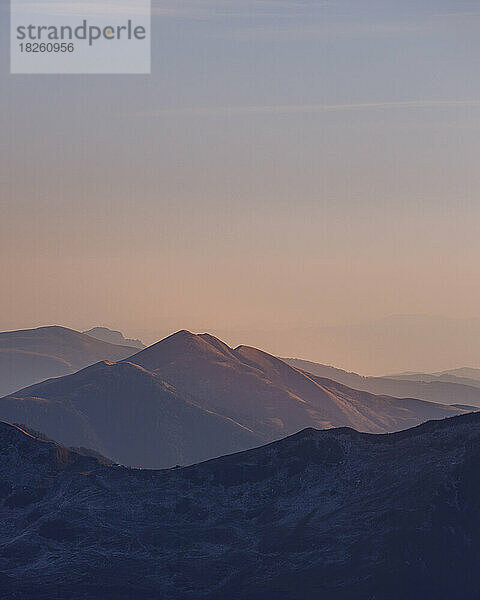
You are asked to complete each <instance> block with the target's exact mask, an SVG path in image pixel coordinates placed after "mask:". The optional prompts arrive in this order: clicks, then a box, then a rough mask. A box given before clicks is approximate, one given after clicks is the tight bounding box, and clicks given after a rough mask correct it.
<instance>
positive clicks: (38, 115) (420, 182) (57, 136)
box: [0, 0, 480, 372]
mask: <svg viewBox="0 0 480 600" xmlns="http://www.w3.org/2000/svg"><path fill="white" fill-rule="evenodd" d="M8 22H9V14H8V4H7V3H6V2H2V4H1V8H0V282H1V286H2V294H0V329H3V330H7V329H17V328H24V327H33V326H39V325H44V324H61V325H65V326H69V327H73V328H75V329H87V328H90V327H92V326H94V325H106V326H110V327H112V328H115V329H121V330H122V331H124V332H125V333H126V334H127V335H128V336H135V337H137V336H141V337H142V338H143V339H145V340H146V341H147V342H152V341H154V340H155V339H158V338H159V337H161V336H163V335H166V334H168V333H169V332H171V331H174V330H177V329H183V328H187V329H190V330H192V331H212V332H214V333H217V334H219V335H222V336H223V337H224V338H226V339H227V341H230V342H231V343H238V344H240V343H251V344H252V345H253V344H255V345H258V346H260V347H263V348H265V349H266V350H269V351H272V352H275V353H279V354H283V355H292V354H296V355H297V356H302V357H303V358H309V359H311V360H321V361H324V362H329V352H328V345H325V344H324V343H320V342H318V343H317V344H315V343H311V344H310V345H309V346H308V348H307V347H304V346H303V345H302V344H303V342H302V340H303V339H304V337H302V336H303V333H302V334H301V333H300V332H305V331H308V330H311V331H315V330H316V329H317V328H322V327H345V326H347V325H350V324H358V323H364V322H371V321H376V320H379V319H383V318H385V317H388V316H389V315H398V314H414V315H440V316H442V317H444V318H447V319H472V318H476V317H479V316H480V315H479V309H478V306H479V305H480V302H479V301H480V277H478V260H479V257H480V235H479V223H480V201H479V194H480V170H479V169H478V157H479V152H480V76H479V72H480V69H479V66H480V35H479V31H480V5H479V4H478V0H476V1H475V2H473V1H465V0H451V1H450V0H435V1H433V0H415V1H411V0H404V1H403V2H401V3H399V2H398V1H393V0H392V1H390V0H382V1H380V0H327V1H325V2H323V1H321V0H316V1H310V0H305V1H303V0H301V1H296V0H175V1H172V0H165V1H164V2H159V1H157V0H154V2H153V22H152V25H153V48H152V74H151V75H150V76H146V75H128V76H122V75H114V76H108V75H85V76H73V75H62V76H54V75H49V76H41V75H35V76H28V75H10V74H9V72H8V71H9V64H8V57H9V49H8V44H9V42H8ZM360 357H361V351H360V352H359V354H358V356H357V358H355V356H349V358H348V361H345V364H344V365H342V364H339V366H347V364H346V363H347V362H348V366H349V367H351V368H354V367H355V366H358V365H360V362H361V365H362V368H363V369H364V370H365V371H371V372H374V371H375V370H376V364H375V361H376V360H377V358H378V357H377V358H375V356H372V357H371V359H369V360H368V361H365V360H364V357H362V361H361V360H360ZM444 358H445V360H444V362H445V363H446V362H448V363H449V364H451V366H452V367H453V366H460V365H457V364H456V362H457V361H456V357H455V355H454V354H453V351H452V355H451V356H447V357H444ZM472 361H473V358H472ZM472 361H471V362H472ZM330 362H331V361H330ZM335 362H336V363H337V364H338V363H341V362H342V357H341V356H338V355H337V354H335ZM406 363H407V361H406V360H402V359H401V358H399V359H398V361H397V362H396V363H395V365H393V364H392V365H391V366H392V370H395V368H399V369H400V368H402V367H403V366H404V365H405V364H406ZM442 366H443V363H442ZM448 366H449V365H446V366H445V368H448ZM472 366H475V365H472ZM477 366H480V364H479V365H477Z"/></svg>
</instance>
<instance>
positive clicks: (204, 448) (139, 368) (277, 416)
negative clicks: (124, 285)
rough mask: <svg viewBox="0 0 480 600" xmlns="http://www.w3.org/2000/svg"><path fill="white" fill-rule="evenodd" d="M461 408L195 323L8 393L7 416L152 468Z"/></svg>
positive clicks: (397, 424) (390, 427)
mask: <svg viewBox="0 0 480 600" xmlns="http://www.w3.org/2000/svg"><path fill="white" fill-rule="evenodd" d="M462 412H465V410H464V409H460V408H455V407H450V406H442V405H438V404H433V403H430V402H423V401H421V400H414V399H397V398H391V397H387V396H374V395H372V394H369V393H366V392H358V391H356V390H353V389H350V388H348V387H346V386H343V385H341V384H338V383H336V382H334V381H330V380H328V379H320V378H316V377H314V376H313V375H309V374H306V373H304V372H302V371H299V370H298V369H295V368H292V367H290V366H289V365H287V364H286V363H284V362H283V361H281V360H279V359H278V358H275V357H273V356H270V355H269V354H266V353H265V352H261V351H260V350H256V349H255V348H249V347H246V346H240V347H238V348H236V349H232V348H229V347H228V346H227V345H226V344H224V343H223V342H221V341H220V340H218V339H216V338H214V337H213V336H211V335H208V334H203V335H194V334H192V333H190V332H187V331H180V332H178V333H176V334H174V335H172V336H170V337H168V338H166V339H164V340H162V341H161V342H158V343H157V344H155V345H153V346H151V347H149V348H147V349H145V350H143V351H141V352H139V353H138V354H136V355H134V356H132V357H130V358H129V362H119V363H111V362H103V363H99V364H96V365H93V366H91V367H88V368H86V369H84V370H83V371H81V372H79V373H76V374H74V375H70V376H67V377H62V378H57V379H52V380H49V381H45V382H43V383H40V384H37V385H34V386H31V387H29V388H26V389H24V390H20V391H18V392H16V393H15V394H12V395H10V396H8V397H5V398H3V399H1V400H0V418H1V419H3V420H7V421H9V422H17V423H25V424H27V425H28V426H29V427H33V428H34V429H36V430H40V431H43V432H44V433H45V434H47V435H48V436H50V437H52V438H53V439H56V440H58V441H59V442H61V443H63V444H66V445H68V446H84V447H90V448H94V449H95V450H97V451H99V452H101V453H102V454H104V455H106V456H109V457H110V458H112V459H113V460H115V461H118V462H121V463H123V464H127V465H132V466H143V467H163V466H172V465H174V464H190V463H193V462H197V461H199V460H204V459H207V458H213V457H215V456H220V455H222V454H226V453H228V452H233V451H236V450H244V449H247V448H251V447H253V446H256V445H259V444H261V443H265V442H269V441H272V440H275V439H280V438H282V437H284V436H285V435H289V434H292V433H295V432H298V431H299V430H301V429H303V428H305V427H310V426H313V427H317V428H330V427H337V426H350V427H355V428H356V429H359V430H362V431H369V432H378V433H382V432H387V431H397V430H399V429H406V428H408V427H411V426H413V425H417V424H419V423H421V422H423V421H426V420H429V419H432V418H443V417H449V416H453V415H455V414H459V413H462Z"/></svg>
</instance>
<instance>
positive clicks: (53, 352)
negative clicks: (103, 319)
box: [0, 326, 138, 396]
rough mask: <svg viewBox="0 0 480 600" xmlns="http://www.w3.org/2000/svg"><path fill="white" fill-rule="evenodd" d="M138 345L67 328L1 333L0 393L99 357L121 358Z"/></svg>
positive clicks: (105, 358)
mask: <svg viewBox="0 0 480 600" xmlns="http://www.w3.org/2000/svg"><path fill="white" fill-rule="evenodd" d="M135 352H138V348H131V347H127V346H117V345H114V344H109V343H107V342H104V341H100V340H96V339H94V338H92V337H90V336H88V335H84V334H83V333H79V332H78V331H73V330H72V329H67V328H66V327H57V326H54V327H39V328H38V329H23V330H19V331H5V332H2V333H0V396H4V395H6V394H11V393H12V392H14V391H16V390H19V389H21V388H24V387H26V386H28V385H32V384H33V383H37V382H39V381H43V380H44V379H48V378H49V377H59V376H61V375H67V374H69V373H74V372H75V371H78V370H79V369H82V368H83V367H86V366H87V365H92V364H94V363H96V362H98V361H99V360H122V359H124V358H127V357H128V356H130V355H131V354H134V353H135Z"/></svg>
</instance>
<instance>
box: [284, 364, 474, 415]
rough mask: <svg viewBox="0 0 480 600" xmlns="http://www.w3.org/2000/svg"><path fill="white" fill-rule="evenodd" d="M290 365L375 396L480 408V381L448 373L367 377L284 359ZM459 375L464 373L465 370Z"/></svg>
mask: <svg viewBox="0 0 480 600" xmlns="http://www.w3.org/2000/svg"><path fill="white" fill-rule="evenodd" d="M282 360H284V361H285V362H286V363H288V364H289V365H291V366H293V367H296V368H297V369H302V370H304V371H307V372H309V373H312V374H314V375H318V376H320V377H329V378H330V379H334V380H335V381H338V382H340V383H343V384H344V385H348V386H350V387H353V388H355V389H357V390H364V391H367V392H370V393H372V394H387V395H389V396H396V397H400V398H404V397H410V398H419V399H421V400H428V401H429V402H438V403H440V404H452V405H453V404H466V405H469V406H475V407H478V408H480V381H478V380H475V379H473V378H470V379H466V378H463V379H462V378H460V377H457V376H456V375H454V374H452V372H448V373H445V374H439V375H425V374H419V373H403V374H400V375H397V376H395V375H393V376H389V377H364V376H362V375H358V374H357V373H350V372H348V371H343V370H342V369H337V368H335V367H331V366H328V365H322V364H319V363H315V362H311V361H308V360H301V359H299V358H282ZM460 372H464V370H463V369H461V370H460Z"/></svg>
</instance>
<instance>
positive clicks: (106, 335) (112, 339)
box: [83, 327, 145, 348]
mask: <svg viewBox="0 0 480 600" xmlns="http://www.w3.org/2000/svg"><path fill="white" fill-rule="evenodd" d="M83 333H84V334H85V335H89V336H90V337H93V338H95V339H96V340H102V341H103V342H109V343H110V344H116V345H117V346H130V347H133V348H145V344H144V343H143V342H142V341H141V340H131V339H128V338H126V337H125V336H124V335H123V333H122V332H121V331H113V330H112V329H108V327H93V328H92V329H89V330H88V331H84V332H83Z"/></svg>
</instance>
